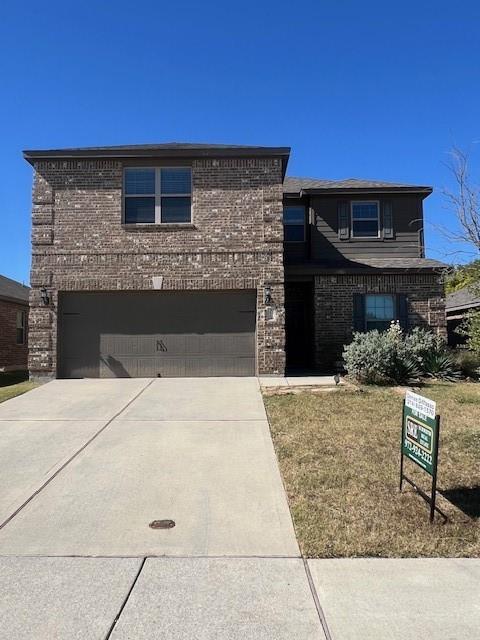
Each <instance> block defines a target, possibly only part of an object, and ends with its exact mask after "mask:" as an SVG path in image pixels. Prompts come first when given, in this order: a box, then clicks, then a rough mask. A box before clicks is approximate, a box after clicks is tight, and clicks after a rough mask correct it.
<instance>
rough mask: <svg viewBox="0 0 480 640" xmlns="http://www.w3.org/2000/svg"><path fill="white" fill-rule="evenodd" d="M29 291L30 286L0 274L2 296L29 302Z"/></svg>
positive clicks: (16, 300) (0, 295)
mask: <svg viewBox="0 0 480 640" xmlns="http://www.w3.org/2000/svg"><path fill="white" fill-rule="evenodd" d="M29 291H30V287H26V286H25V285H24V284H20V282H17V281H16V280H10V278H6V277H5V276H0V298H2V299H4V300H12V301H14V302H25V303H28V292H29Z"/></svg>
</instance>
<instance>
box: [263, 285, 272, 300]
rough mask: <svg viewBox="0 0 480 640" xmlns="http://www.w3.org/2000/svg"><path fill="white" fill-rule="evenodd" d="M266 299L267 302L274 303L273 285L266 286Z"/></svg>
mask: <svg viewBox="0 0 480 640" xmlns="http://www.w3.org/2000/svg"><path fill="white" fill-rule="evenodd" d="M264 301H265V304H272V287H270V286H266V287H265V298H264Z"/></svg>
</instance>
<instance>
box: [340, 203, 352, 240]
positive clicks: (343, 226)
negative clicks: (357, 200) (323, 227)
mask: <svg viewBox="0 0 480 640" xmlns="http://www.w3.org/2000/svg"><path fill="white" fill-rule="evenodd" d="M338 237H339V239H340V240H348V239H349V237H350V207H349V203H348V202H346V201H342V202H339V203H338Z"/></svg>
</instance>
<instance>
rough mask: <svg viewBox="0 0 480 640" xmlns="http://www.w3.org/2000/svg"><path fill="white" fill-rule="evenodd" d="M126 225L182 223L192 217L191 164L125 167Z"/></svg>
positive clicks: (189, 220)
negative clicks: (172, 166)
mask: <svg viewBox="0 0 480 640" xmlns="http://www.w3.org/2000/svg"><path fill="white" fill-rule="evenodd" d="M124 220H125V223H126V224H168V223H170V224H172V223H173V224H181V223H188V222H191V220H192V172H191V169H190V167H175V168H161V169H159V168H157V169H155V168H152V169H134V168H131V169H125V215H124Z"/></svg>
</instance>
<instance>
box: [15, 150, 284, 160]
mask: <svg viewBox="0 0 480 640" xmlns="http://www.w3.org/2000/svg"><path fill="white" fill-rule="evenodd" d="M289 156H290V147H245V148H241V149H240V148H237V149H235V148H231V149H228V148H227V149H121V148H120V149H103V150H98V151H95V150H92V149H66V150H61V149H59V150H42V149H26V150H25V151H23V157H24V158H25V160H26V161H27V162H29V163H30V164H33V163H34V162H36V161H39V160H75V159H79V158H89V159H90V158H92V159H94V158H118V159H124V158H175V157H176V158H239V157H241V158H252V157H255V158H257V157H258V158H271V157H281V158H283V159H284V161H286V160H288V158H289Z"/></svg>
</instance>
